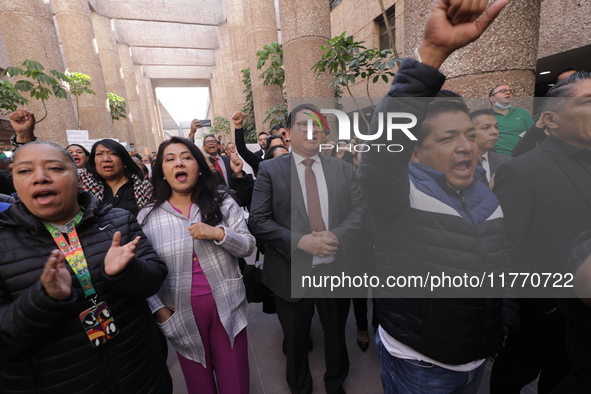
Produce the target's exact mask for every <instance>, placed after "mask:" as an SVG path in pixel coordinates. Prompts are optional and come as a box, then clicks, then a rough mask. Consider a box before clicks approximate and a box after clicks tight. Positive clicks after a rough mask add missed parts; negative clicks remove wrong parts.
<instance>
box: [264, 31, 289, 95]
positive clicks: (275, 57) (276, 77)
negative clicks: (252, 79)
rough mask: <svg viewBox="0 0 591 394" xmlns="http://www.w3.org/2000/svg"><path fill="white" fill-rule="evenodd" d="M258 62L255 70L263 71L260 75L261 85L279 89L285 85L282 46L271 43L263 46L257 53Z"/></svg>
mask: <svg viewBox="0 0 591 394" xmlns="http://www.w3.org/2000/svg"><path fill="white" fill-rule="evenodd" d="M257 56H258V57H259V61H258V62H257V69H258V70H263V68H264V67H265V65H266V66H267V67H266V68H265V70H264V71H263V72H262V73H261V75H260V78H261V79H263V85H264V86H268V85H277V86H280V87H281V88H283V87H284V85H285V70H284V69H283V46H282V45H281V44H279V43H278V42H272V43H270V44H267V45H265V46H263V49H262V50H260V51H257Z"/></svg>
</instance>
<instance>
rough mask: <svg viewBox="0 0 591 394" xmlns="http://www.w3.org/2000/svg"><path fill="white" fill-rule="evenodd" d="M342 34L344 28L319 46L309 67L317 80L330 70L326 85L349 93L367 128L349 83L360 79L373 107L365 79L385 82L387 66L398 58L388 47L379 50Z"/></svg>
mask: <svg viewBox="0 0 591 394" xmlns="http://www.w3.org/2000/svg"><path fill="white" fill-rule="evenodd" d="M346 34H347V32H343V33H342V34H341V35H339V36H337V37H334V38H332V39H330V40H328V42H327V43H326V45H322V46H321V47H320V49H321V50H322V52H323V53H322V58H321V59H320V60H319V61H318V63H316V64H315V65H314V66H313V67H312V70H313V71H314V72H315V73H316V80H320V79H321V78H322V76H323V75H324V74H325V73H328V74H330V76H331V77H332V79H331V81H330V83H329V86H332V87H333V88H334V89H335V92H336V95H340V93H339V91H340V92H342V90H343V89H344V90H346V91H347V92H348V93H349V96H351V98H352V99H353V101H354V102H355V105H356V106H357V108H358V109H359V110H360V113H361V116H362V117H363V120H364V121H365V123H366V124H367V126H368V128H369V121H368V119H367V118H366V117H365V114H364V113H363V112H364V111H361V107H360V106H359V104H358V103H357V100H355V96H353V93H351V89H350V87H349V86H350V85H351V84H354V83H355V81H356V80H364V81H365V90H366V92H367V97H368V98H369V100H370V103H371V105H372V107H374V106H375V105H374V103H373V101H372V100H371V95H370V93H369V83H370V82H371V83H376V82H378V81H379V80H380V79H382V80H383V81H384V82H386V83H388V82H389V81H390V78H392V77H394V75H395V74H394V72H393V71H391V69H392V68H393V67H395V66H396V65H397V63H398V62H400V61H401V60H402V59H399V58H397V57H396V56H395V52H394V50H392V49H384V50H381V51H380V50H379V49H376V48H366V47H364V46H363V45H362V44H363V43H364V42H365V41H355V38H354V37H353V36H346Z"/></svg>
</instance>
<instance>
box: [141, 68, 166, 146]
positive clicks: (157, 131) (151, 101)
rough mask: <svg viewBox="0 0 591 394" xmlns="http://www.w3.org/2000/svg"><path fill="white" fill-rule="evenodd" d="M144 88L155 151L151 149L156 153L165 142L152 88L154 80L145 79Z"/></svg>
mask: <svg viewBox="0 0 591 394" xmlns="http://www.w3.org/2000/svg"><path fill="white" fill-rule="evenodd" d="M144 86H145V88H146V94H147V96H148V107H149V112H150V119H151V120H152V134H153V136H154V142H155V149H151V150H150V152H152V151H154V152H155V151H156V150H157V149H158V146H160V144H161V143H162V141H164V139H163V138H162V132H161V130H162V123H161V122H159V120H158V114H157V113H156V100H155V96H156V93H155V92H154V88H152V80H151V79H150V78H148V77H145V78H144Z"/></svg>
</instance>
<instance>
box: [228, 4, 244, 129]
mask: <svg viewBox="0 0 591 394" xmlns="http://www.w3.org/2000/svg"><path fill="white" fill-rule="evenodd" d="M242 1H243V0H226V15H228V40H229V45H228V46H227V47H226V56H225V58H226V59H228V60H231V62H230V63H229V65H231V70H230V72H229V73H228V74H227V75H228V76H229V77H230V84H229V85H228V87H229V88H230V89H232V90H233V96H234V101H233V105H232V106H231V108H229V113H228V115H226V116H231V115H232V114H233V113H234V112H235V111H238V110H240V109H242V107H244V104H246V95H245V94H244V93H243V91H244V88H245V86H244V84H243V83H242V70H244V69H245V68H248V57H247V54H246V52H245V51H243V50H236V49H237V48H246V38H245V33H246V30H245V21H244V7H243V6H242ZM230 123H232V122H231V121H230ZM229 140H231V141H233V140H234V133H231V138H230V139H229Z"/></svg>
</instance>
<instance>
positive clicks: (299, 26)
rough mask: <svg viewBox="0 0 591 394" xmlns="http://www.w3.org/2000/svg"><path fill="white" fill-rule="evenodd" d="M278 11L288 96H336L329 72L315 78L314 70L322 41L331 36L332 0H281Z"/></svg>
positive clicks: (324, 41) (323, 43) (324, 42)
mask: <svg viewBox="0 0 591 394" xmlns="http://www.w3.org/2000/svg"><path fill="white" fill-rule="evenodd" d="M279 15H280V18H281V36H282V39H283V60H284V64H285V84H286V90H287V97H288V100H290V99H291V98H299V97H303V98H305V97H333V96H334V92H333V89H332V88H329V87H328V84H329V82H330V80H329V78H328V76H327V77H326V78H321V80H320V81H316V76H315V75H314V72H313V71H312V70H311V68H312V66H313V65H314V64H316V63H317V62H318V61H319V60H320V58H321V56H322V55H321V52H320V49H319V47H320V45H325V44H326V42H327V41H328V40H329V39H330V37H331V34H330V5H329V2H328V1H317V0H300V1H291V0H279Z"/></svg>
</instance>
